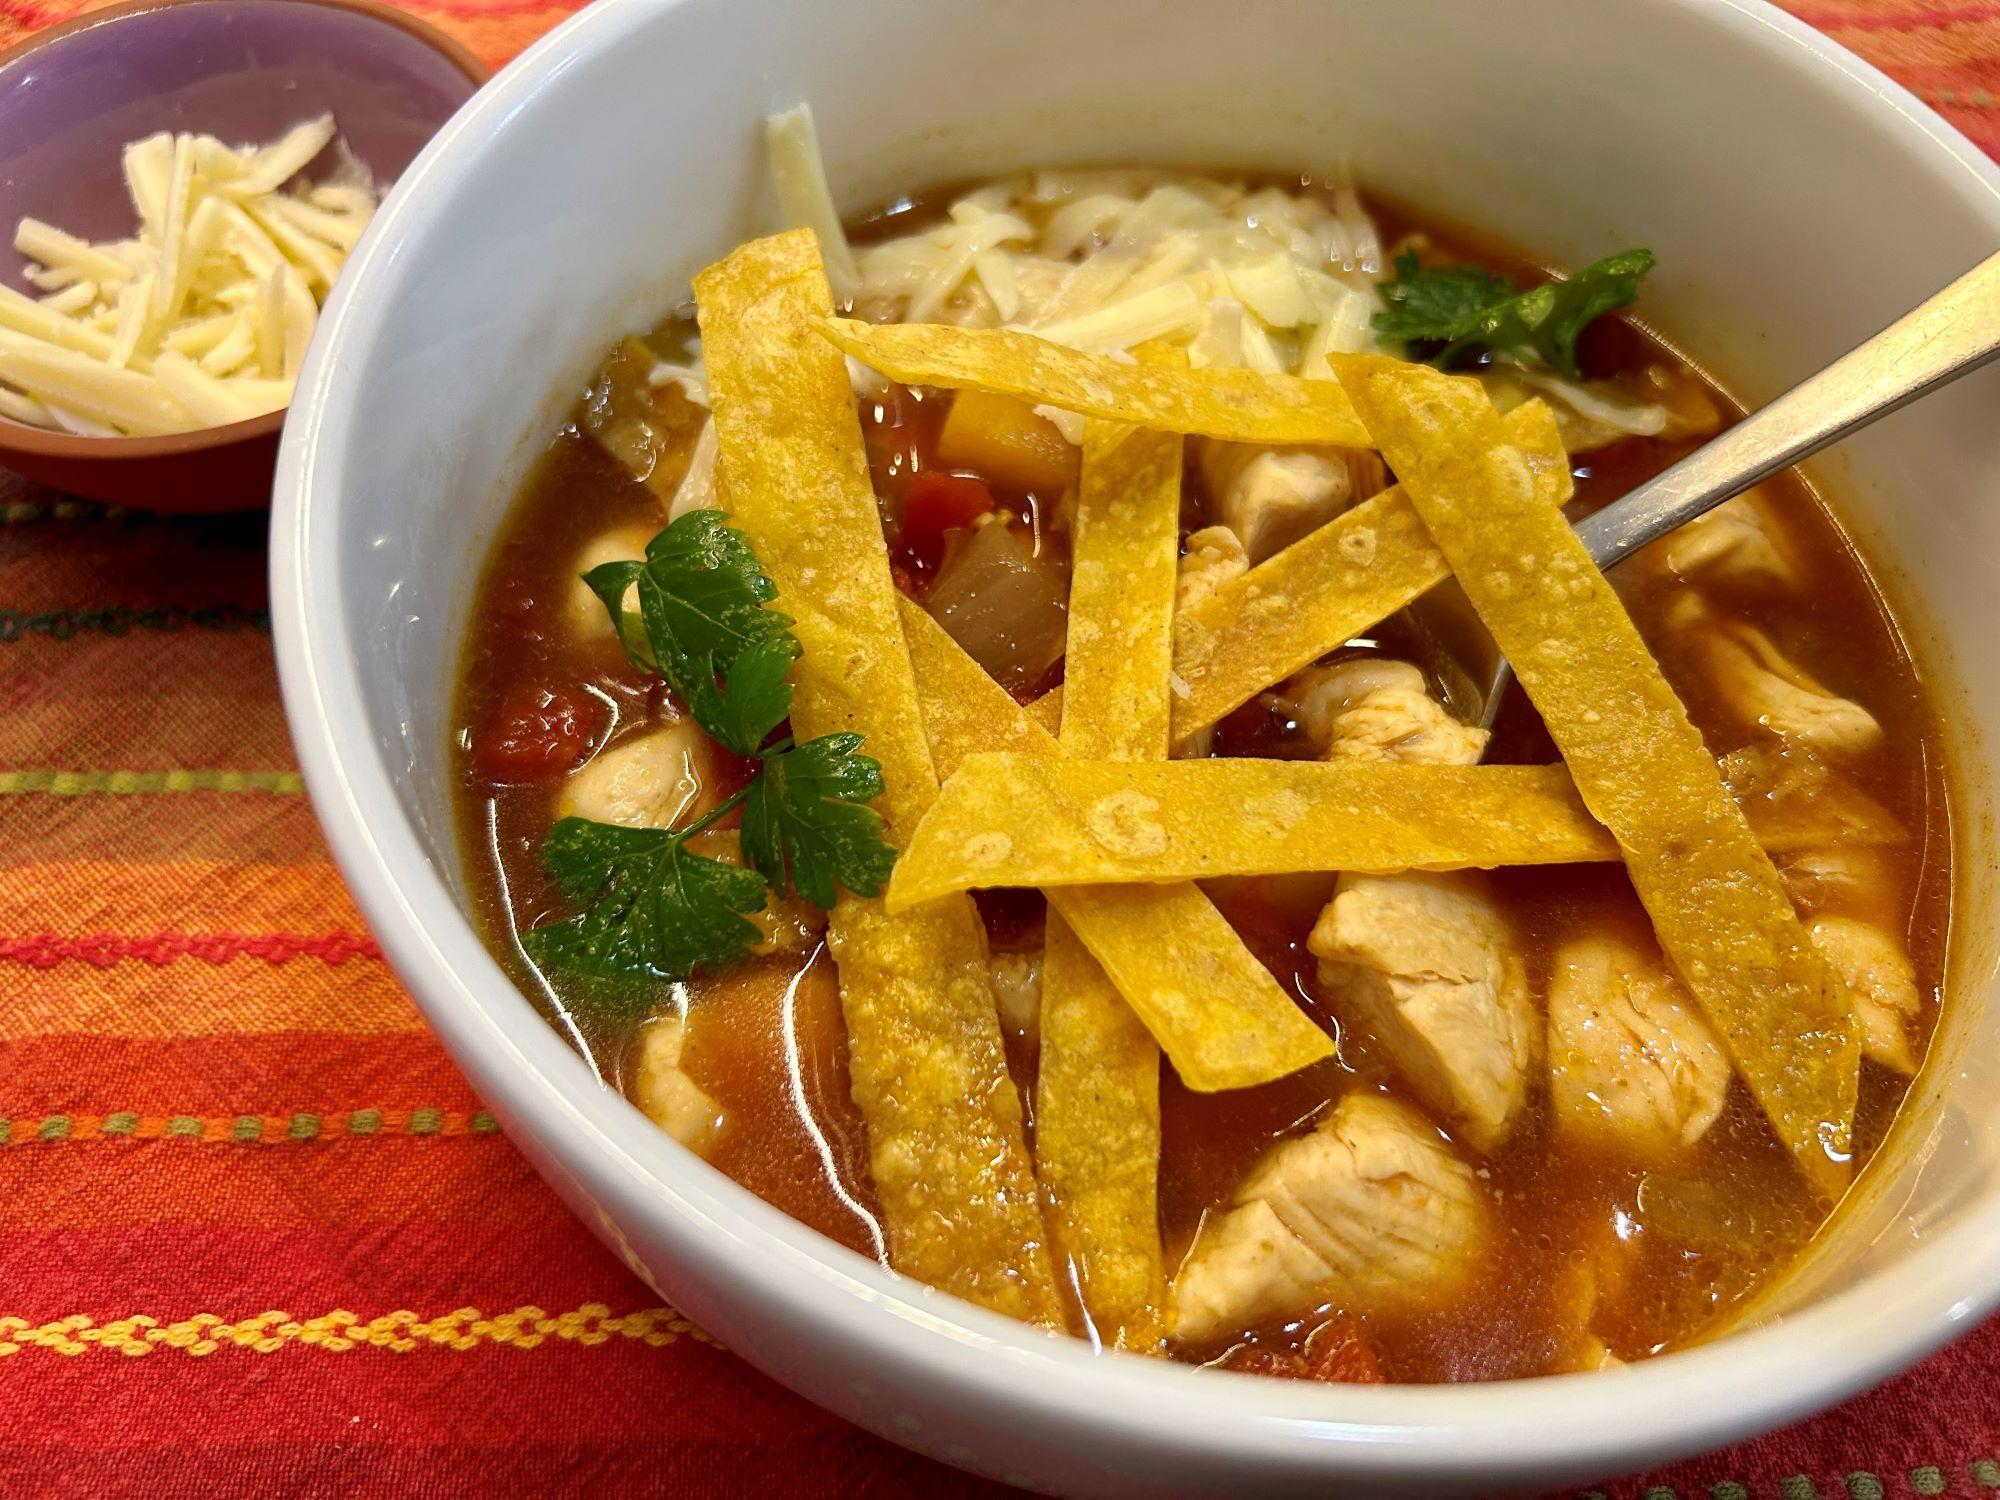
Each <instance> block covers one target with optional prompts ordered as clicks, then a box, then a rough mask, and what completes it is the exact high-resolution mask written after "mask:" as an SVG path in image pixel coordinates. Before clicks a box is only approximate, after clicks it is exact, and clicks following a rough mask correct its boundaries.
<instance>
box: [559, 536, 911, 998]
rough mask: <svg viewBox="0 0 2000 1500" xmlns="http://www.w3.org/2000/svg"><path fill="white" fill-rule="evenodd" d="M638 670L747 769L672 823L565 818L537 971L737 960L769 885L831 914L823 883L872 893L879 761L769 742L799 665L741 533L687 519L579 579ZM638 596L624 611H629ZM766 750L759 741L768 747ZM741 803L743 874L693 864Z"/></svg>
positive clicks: (882, 867)
mask: <svg viewBox="0 0 2000 1500" xmlns="http://www.w3.org/2000/svg"><path fill="white" fill-rule="evenodd" d="M584 582H585V583H587V584H588V585H589V586H590V589H591V591H592V592H593V593H595V594H596V595H597V597H598V598H599V599H600V600H602V601H603V603H604V607H605V608H606V609H607V610H608V611H609V612H610V614H611V618H612V620H613V622H614V623H615V624H616V626H617V629H618V635H619V639H620V640H621V641H622V642H623V643H624V646H625V651H626V654H627V655H628V656H630V657H631V659H632V661H633V662H634V663H635V664H636V665H637V666H639V667H640V668H641V669H642V670H645V671H648V672H654V673H657V674H658V675H659V676H660V677H662V678H664V679H665V680H666V683H667V686H668V687H670V688H671V689H672V690H673V692H674V696H675V697H676V698H678V699H679V700H680V701H681V702H682V703H683V704H685V705H686V706H687V710H688V712H689V713H690V714H692V715H693V716H694V720H695V722H696V723H697V724H699V725H700V726H701V727H702V728H703V729H704V730H705V731H707V733H708V734H709V735H710V737H711V738H713V739H715V740H716V741H717V742H718V743H719V744H721V745H723V746H725V747H727V748H728V749H730V750H732V751H734V752H735V753H736V754H738V755H741V756H745V757H747V758H750V759H753V760H755V761H756V762H757V769H756V772H755V774H754V775H753V776H752V777H751V779H750V781H749V783H748V784H747V785H746V786H744V787H743V788H742V789H741V790H740V791H738V792H737V793H736V794H735V795H734V796H732V797H729V798H728V799H726V800H725V801H724V802H722V803H721V804H720V805H719V806H717V807H715V808H713V809H711V810H710V811H709V812H708V813H707V814H705V815H704V816H703V817H701V818H699V819H697V820H696V821H695V822H692V823H690V824H688V825H687V826H686V827H683V828H624V827H619V826H616V825H613V824H609V823H595V822H591V821H590V820H588V819H585V818H564V819H562V820H561V821H560V822H558V823H557V824H556V826H555V828H554V830H553V831H552V832H551V833H550V835H549V839H548V843H547V844H546V846H545V847H544V849H543V857H544V858H545V859H546V860H547V861H548V864H549V868H550V870H551V871H552V872H553V873H554V875H555V877H556V884H557V887H558V888H559V889H560V890H561V891H562V893H563V895H564V896H565V897H566V898H567V899H568V900H569V901H571V902H572V903H574V904H576V905H579V906H581V907H582V908H583V909H582V911H580V912H579V913H578V914H577V915H575V916H573V917H570V918H568V919H567V920H564V921H560V922H554V923H550V924H548V925H546V926H543V927H538V928H535V929H534V930H533V931H531V932H529V933H527V934H526V935H525V936H524V938H523V941H524V943H526V944H527V946H528V949H529V953H530V956H532V957H533V958H534V959H535V960H536V961H537V962H538V963H544V964H553V965H556V966H559V967H562V968H565V969H568V970H571V971H574V972H578V973H583V974H591V975H598V976H604V977H627V978H629V977H650V978H657V979H685V978H686V977H687V976H688V975H690V974H692V973H694V972H695V971H696V970H701V971H704V972H710V973H713V972H715V971H717V970H719V969H723V968H726V967H728V966H729V965H730V964H733V963H736V962H738V961H740V960H742V959H743V958H745V957H747V956H749V954H750V952H751V950H752V949H753V948H755V947H756V945H757V943H758V942H759V940H760V939H761V936H762V934H761V933H760V932H759V930H758V928H757V925H756V924H755V923H753V922H751V921H749V920H748V917H747V914H749V913H752V912H757V911H762V910H763V909H764V906H765V904H766V902H767V901H768V900H769V898H770V893H771V891H772V890H773V889H775V890H779V891H783V890H786V889H790V890H792V891H794V892H796V893H797V894H798V895H799V896H801V897H803V898H804V899H806V900H808V901H810V902H812V903H813V904H814V905H815V906H820V907H831V906H832V905H833V903H834V899H835V896H836V887H837V886H844V887H846V888H847V889H848V890H850V891H852V892H854V893H855V894H856V895H859V896H873V895H876V894H878V893H880V891H881V889H882V886H883V884H884V882H886V881H887V880H888V878H889V870H890V867H891V866H892V865H894V863H895V860H896V851H895V849H894V847H893V846H892V845H891V844H890V843H889V842H888V840H887V839H886V838H884V837H883V829H882V819H881V817H880V815H878V814H877V813H876V812H875V810H874V809H873V808H872V807H870V806H869V805H868V804H869V803H870V802H872V801H873V800H874V799H875V798H876V797H879V796H880V795H881V794H882V767H881V765H880V764H879V763H878V762H876V761H875V760H873V759H871V758H870V757H868V756H866V755H863V754H861V753H860V752H861V743H862V740H861V736H860V735H858V734H827V735H821V736H819V737H818V738H817V739H812V740H807V741H806V742H805V743H804V744H802V745H800V744H794V743H793V742H792V740H791V739H790V738H789V737H784V738H780V739H777V740H775V741H772V736H773V734H774V732H775V731H776V730H777V729H778V726H779V725H781V724H782V723H783V722H784V721H785V719H786V718H787V716H788V715H789V714H790V713H791V707H792V687H791V684H790V683H789V682H787V681H786V680H785V679H786V674H787V673H788V672H789V671H790V669H791V665H792V663H793V662H794V661H796V660H797V659H798V655H799V643H798V638H797V637H796V636H795V635H794V634H793V633H792V621H791V618H790V617H789V616H788V615H785V614H782V613H780V612H779V611H778V610H776V609H773V608H771V607H770V605H771V602H772V601H773V600H774V599H776V598H777V596H778V591H777V588H776V586H775V585H773V584H772V582H771V580H770V578H769V577H768V576H766V574H765V572H764V569H763V566H762V564H760V563H759V562H758V560H757V554H756V553H755V551H753V550H752V548H751V546H750V542H749V539H748V538H747V537H745V536H744V535H743V533H742V532H740V531H738V530H736V529H735V528H733V527H732V526H730V525H729V524H728V521H727V520H726V518H724V517H723V516H722V515H721V514H720V513H718V512H716V511H693V512H690V513H689V514H687V515H685V516H682V517H681V518H680V519H679V520H677V521H674V522H673V523H671V524H670V525H669V526H667V527H666V529H665V530H663V531H661V532H660V533H659V535H658V536H656V537H654V538H653V540H652V541H651V543H649V544H648V545H647V548H646V556H645V559H644V561H640V562H613V563H605V564H604V565H602V566H601V567H596V568H593V569H591V570H590V571H589V572H588V573H586V574H584ZM628 598H630V599H635V600H636V602H637V605H638V608H637V609H636V610H634V609H628V608H627V601H628ZM767 741H772V742H771V743H766V742H767ZM737 807H741V808H742V809H743V830H742V835H741V846H742V851H743V856H744V858H745V859H746V860H747V861H748V865H747V867H746V866H744V865H737V864H733V863H731V862H729V861H727V860H720V859H714V858H710V857H709V856H707V855H701V854H696V853H694V852H693V851H692V850H690V848H689V847H688V843H689V840H691V839H692V838H693V837H694V836H695V835H696V834H698V833H700V832H702V831H703V830H705V829H707V828H709V827H711V826H713V825H714V824H715V823H716V822H717V821H718V820H719V819H720V818H722V817H723V816H724V815H725V814H727V813H729V812H731V811H733V810H734V809H735V808H737Z"/></svg>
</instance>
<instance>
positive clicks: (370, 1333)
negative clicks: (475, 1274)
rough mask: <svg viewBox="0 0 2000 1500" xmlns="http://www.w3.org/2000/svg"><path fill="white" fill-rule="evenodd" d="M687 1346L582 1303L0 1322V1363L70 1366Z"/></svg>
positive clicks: (689, 1329)
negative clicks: (28, 1360)
mask: <svg viewBox="0 0 2000 1500" xmlns="http://www.w3.org/2000/svg"><path fill="white" fill-rule="evenodd" d="M684 1338H685V1339H694V1340H696V1341H697V1342H700V1343H704V1344H714V1343H715V1340H714V1339H712V1338H710V1337H709V1336H708V1335H707V1334H706V1333H703V1332H702V1331H701V1330H700V1329H699V1328H697V1327H695V1326H694V1324H692V1323H690V1322H688V1320H687V1319H686V1318H684V1317H682V1316H681V1315H680V1313H679V1312H677V1311H675V1310H674V1309H673V1308H671V1307H647V1308H641V1309H639V1310H638V1311H637V1312H629V1313H624V1314H621V1315H619V1316H616V1317H614V1316H613V1315H612V1312H611V1309H610V1308H609V1307H608V1306H606V1305H605V1304H604V1303H602V1302H586V1303H585V1304H584V1305H583V1306H581V1307H578V1308H574V1309H572V1310H570V1311H569V1312H563V1313H554V1314H551V1313H546V1312H543V1311H542V1309H541V1308H539V1307H534V1306H527V1307H517V1308H515V1309H514V1310H513V1311H512V1312H505V1313H499V1314H496V1315H495V1316H493V1317H490V1318H489V1317H487V1316H486V1315H485V1314H484V1313H482V1312H481V1311H480V1310H479V1309H478V1308H476V1307H461V1308H456V1309H454V1310H453V1311H451V1312H448V1313H441V1314H439V1315H438V1316H436V1317H433V1318H419V1317H418V1316H417V1315H416V1314H415V1313H413V1312H392V1313H384V1314H383V1315H382V1316H380V1317H377V1318H365V1319H364V1318H361V1317H359V1316H357V1315H356V1314H354V1313H351V1312H349V1311H347V1309H345V1308H335V1309H334V1310H333V1311H332V1312H329V1313H324V1314H322V1315H321V1316H319V1317H316V1318H304V1319H299V1318H294V1317H293V1316H292V1315H291V1314H290V1313H288V1312H279V1311H272V1312H264V1313H259V1314H257V1316H255V1317H252V1318H244V1319H242V1320H240V1321H238V1322H233V1323H232V1322H230V1321H228V1320H227V1319H225V1318H219V1317H217V1316H216V1315H215V1314H214V1313H197V1314H195V1316H193V1317H192V1318H183V1319H181V1320H179V1321H177V1322H172V1323H162V1322H161V1321H160V1320H159V1319H158V1318H149V1317H147V1316H146V1315H145V1314H143V1313H139V1314H135V1315H133V1316H131V1317H127V1318H115V1319H113V1320H111V1321H109V1322H104V1323H100V1322H98V1321H97V1320H96V1319H95V1318H92V1317H90V1316H88V1315H87V1314H84V1313H76V1314H73V1315H72V1316H70V1317H67V1318H58V1319H56V1320H55V1321H54V1322H52V1323H31V1322H29V1321H28V1320H27V1319H26V1318H10V1317H0V1359H6V1358H10V1357H12V1356H13V1355H17V1354H21V1353H24V1352H26V1351H27V1350H30V1349H36V1350H41V1351H43V1352H45V1353H49V1354H62V1355H67V1356H69V1357H70V1358H72V1359H74V1358H76V1357H77V1356H79V1355H85V1354H94V1353H106V1354H120V1355H124V1356H125V1357H126V1358H128V1359H129V1358H139V1357H143V1356H145V1355H148V1354H154V1353H160V1352H171V1353H177V1354H186V1355H191V1356H193V1357H194V1358H196V1359H200V1358H203V1357H205V1356H207V1355H210V1354H214V1353H216V1352H218V1351H220V1350H223V1349H245V1350H249V1351H250V1352H252V1353H255V1354H276V1353H277V1352H278V1351H279V1350H281V1349H289V1348H305V1349H317V1350H318V1351H320V1352H321V1353H323V1354H345V1353H348V1352H349V1351H351V1350H356V1349H382V1350H387V1351H388V1352H390V1353H394V1354H414V1353H416V1352H418V1351H419V1350H424V1349H445V1350H454V1351H457V1352H460V1353H463V1352H464V1351H466V1350H469V1349H480V1348H485V1347H487V1346H489V1345H496V1344H497V1345H504V1346H506V1347H508V1348H512V1349H536V1348H540V1347H541V1346H543V1345H544V1344H547V1343H549V1342H550V1341H551V1340H553V1341H555V1342H556V1343H559V1344H579V1345H582V1346H584V1347H585V1348H594V1347H597V1346H599V1345H604V1344H609V1343H611V1342H613V1341H614V1340H617V1341H620V1342H624V1343H641V1344H645V1345H648V1346H649V1347H651V1348H655V1349H657V1348H660V1347H662V1346H664V1345H666V1344H673V1343H678V1342H679V1341H680V1340H682V1339H684ZM717 1347H720V1346H717Z"/></svg>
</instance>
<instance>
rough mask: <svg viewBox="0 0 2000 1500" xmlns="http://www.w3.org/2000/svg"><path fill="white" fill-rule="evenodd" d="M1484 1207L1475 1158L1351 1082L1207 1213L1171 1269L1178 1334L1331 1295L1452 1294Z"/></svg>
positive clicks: (1370, 1298)
mask: <svg viewBox="0 0 2000 1500" xmlns="http://www.w3.org/2000/svg"><path fill="white" fill-rule="evenodd" d="M1485 1220H1486V1204H1485V1201H1484V1199H1483V1197H1482V1195H1481V1192H1480V1188H1479V1184H1478V1180H1477V1179H1476V1178H1475V1177H1474V1175H1473V1172H1472V1169H1471V1168H1470V1167H1469V1166H1467V1165H1466V1163H1465V1162H1463V1161H1461V1160H1460V1159H1459V1158H1458V1156H1457V1155H1455V1154H1454V1153H1453V1152H1452V1150H1451V1149H1450V1147H1448V1146H1447V1145H1446V1144H1445V1143H1444V1142H1443V1141H1442V1140H1440V1139H1439V1137H1438V1134H1437V1132H1436V1131H1435V1130H1434V1129H1432V1128H1431V1126H1430V1125H1429V1123H1428V1122H1427V1121H1425V1120H1424V1119H1423V1117H1422V1116H1420V1115H1418V1114H1417V1113H1416V1112H1415V1111H1414V1110H1412V1109H1410V1108H1408V1107H1407V1106H1405V1105H1401V1104H1397V1103H1395V1102H1393V1101H1392V1100H1389V1099H1386V1098H1383V1097H1382V1096H1380V1095H1377V1094H1354V1095H1350V1096H1349V1097H1347V1098H1345V1099H1343V1100H1342V1101H1341V1102H1340V1104H1339V1106H1338V1107H1337V1108H1335V1109H1333V1110H1332V1111H1330V1112H1329V1113H1328V1114H1327V1115H1326V1116H1325V1118H1323V1119H1322V1120H1321V1121H1320V1123H1319V1125H1318V1126H1317V1127H1316V1128H1315V1129H1314V1130H1313V1131H1312V1132H1311V1134H1309V1135H1303V1136H1298V1137H1295V1138H1293V1139H1291V1140H1288V1141H1284V1142H1281V1143H1280V1144H1278V1145H1276V1146H1274V1147H1272V1148H1271V1150H1270V1151H1269V1152H1268V1153H1267V1154H1266V1155H1265V1157H1264V1159H1263V1160H1262V1161H1260V1162H1259V1163H1258V1164H1257V1165H1256V1167H1254V1168H1253V1169H1252V1170H1251V1172H1250V1174H1249V1175H1248V1176H1247V1177H1245V1178H1244V1179H1243V1182H1242V1184H1241V1185H1240V1186H1239V1187H1238V1188H1237V1190H1236V1192H1235V1194H1234V1196H1233V1198H1232V1200H1231V1204H1230V1206H1229V1207H1228V1208H1227V1209H1224V1210H1222V1211H1220V1212H1213V1213H1211V1214H1210V1215H1209V1216H1208V1217H1207V1219H1205V1220H1204V1221H1203V1224H1202V1227H1201V1232H1200V1233H1199V1234H1198V1235H1197V1236H1196V1237H1195V1242H1194V1244H1193V1246H1192V1247H1191V1248H1190V1249H1189V1251H1188V1254H1187V1258H1186V1259H1185V1260H1184V1261H1183V1262H1182V1263H1181V1268H1180V1271H1179V1272H1178V1273H1177V1274H1176V1275H1175V1277H1174V1284H1173V1332H1174V1336H1175V1337H1176V1338H1177V1339H1179V1340H1180V1341H1182V1342H1183V1343H1203V1342H1207V1341H1209V1340H1212V1339H1215V1338H1218V1337H1222V1336H1226V1335H1230V1334H1236V1333H1241V1332H1243V1331H1245V1330H1247V1329H1250V1328H1253V1327H1256V1326H1257V1325H1258V1324H1260V1323H1266V1322H1270V1321H1272V1320H1275V1319H1279V1318H1285V1317H1293V1316H1297V1315H1299V1314H1301V1313H1304V1312H1308V1311H1310V1310H1311V1309H1313V1308H1315V1307H1318V1306H1319V1305H1320V1304H1321V1303H1324V1302H1329V1301H1331V1302H1333V1303H1335V1304H1336V1305H1338V1306H1339V1307H1340V1309H1341V1310H1342V1311H1344V1312H1366V1311H1368V1310H1370V1309H1374V1308H1381V1307H1396V1306H1410V1305H1413V1304H1416V1305H1421V1304H1422V1303H1423V1302H1425V1301H1426V1300H1428V1299H1431V1298H1436V1297H1441V1296H1445V1295H1448V1294H1449V1293H1450V1292H1451V1291H1452V1290H1454V1289H1455V1288H1456V1287H1457V1286H1458V1285H1459V1284H1460V1283H1461V1282H1462V1280H1463V1279H1464V1278H1465V1277H1466V1276H1467V1275H1468V1274H1469V1273H1470V1272H1471V1270H1472V1269H1473V1255H1472V1253H1471V1252H1472V1251H1473V1250H1474V1248H1475V1247H1476V1245H1477V1244H1478V1242H1479V1240H1480V1238H1481V1235H1482V1233H1483V1231H1484V1228H1485Z"/></svg>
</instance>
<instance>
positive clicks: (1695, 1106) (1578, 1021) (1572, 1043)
mask: <svg viewBox="0 0 2000 1500" xmlns="http://www.w3.org/2000/svg"><path fill="white" fill-rule="evenodd" d="M1729 1079H1730V1068H1729V1059H1728V1057H1727V1056H1726V1055H1725V1054H1724V1053H1723V1050H1722V1044H1721V1043H1720V1042H1719V1041H1718V1040H1717V1039H1716V1036H1715V1033H1714V1031H1713V1030H1712V1029H1711V1028H1710V1026H1709V1024H1708V1022H1707V1021H1706V1020H1705V1019H1703V1017H1702V1015H1701V1013H1700V1012H1699V1011H1698V1010H1697V1009H1696V1008H1695V1005H1694V1000H1693V997H1692V996H1690V995H1689V994H1688V993H1687V991H1686V990H1685V989H1684V988H1683V987H1682V985H1681V982H1680V981H1679V980H1678V979H1676V978H1675V977H1674V976H1673V974H1672V973H1670V972H1669V971H1668V969H1667V966H1666V964H1665V962H1664V961H1663V960H1661V959H1660V957H1659V956H1658V955H1657V954H1647V953H1642V952H1641V951H1640V950H1639V949H1638V948H1636V947H1634V946H1633V945H1631V944H1629V943H1627V942H1625V941H1623V940H1622V939H1620V938H1616V937H1611V936H1608V935H1593V936H1589V937H1584V938H1578V939H1575V940H1573V941H1571V942H1567V943H1565V944H1563V946H1562V947H1561V948H1559V949H1557V950H1556V954H1555V958H1554V961H1553V964H1552V966H1551V971H1550V978H1549V1096H1550V1101H1551V1103H1552V1105H1553V1107H1554V1110H1555V1117H1556V1122H1557V1124H1558V1126H1559V1127H1560V1128H1561V1129H1562V1130H1564V1131H1566V1132H1569V1133H1571V1134H1573V1135H1576V1136H1578V1137H1581V1138H1586V1139H1590V1140H1594V1141H1596V1142H1598V1143H1600V1144H1603V1145H1606V1146H1609V1147H1611V1148H1613V1149H1615V1150H1616V1151H1617V1152H1618V1153H1619V1154H1620V1155H1623V1156H1628V1157H1630V1158H1632V1159H1634V1160H1637V1161H1640V1162H1643V1163H1654V1162H1658V1161H1662V1160H1666V1159H1670V1158H1671V1157H1673V1156H1674V1155H1676V1154H1678V1153H1680V1152H1682V1151H1684V1150H1685V1149H1686V1148H1688V1147H1689V1146H1692V1145H1693V1144H1694V1143H1695V1142H1696V1141H1698V1140H1700V1139H1701V1138H1702V1136H1703V1135H1705V1134H1707V1132H1708V1129H1709V1127H1710V1126H1712V1125H1713V1124H1715V1122H1716V1121H1717V1120H1718V1119H1720V1118H1721V1116H1722V1108H1723V1105H1724V1104H1725V1103H1726V1102H1727V1100H1728V1097H1729Z"/></svg>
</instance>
